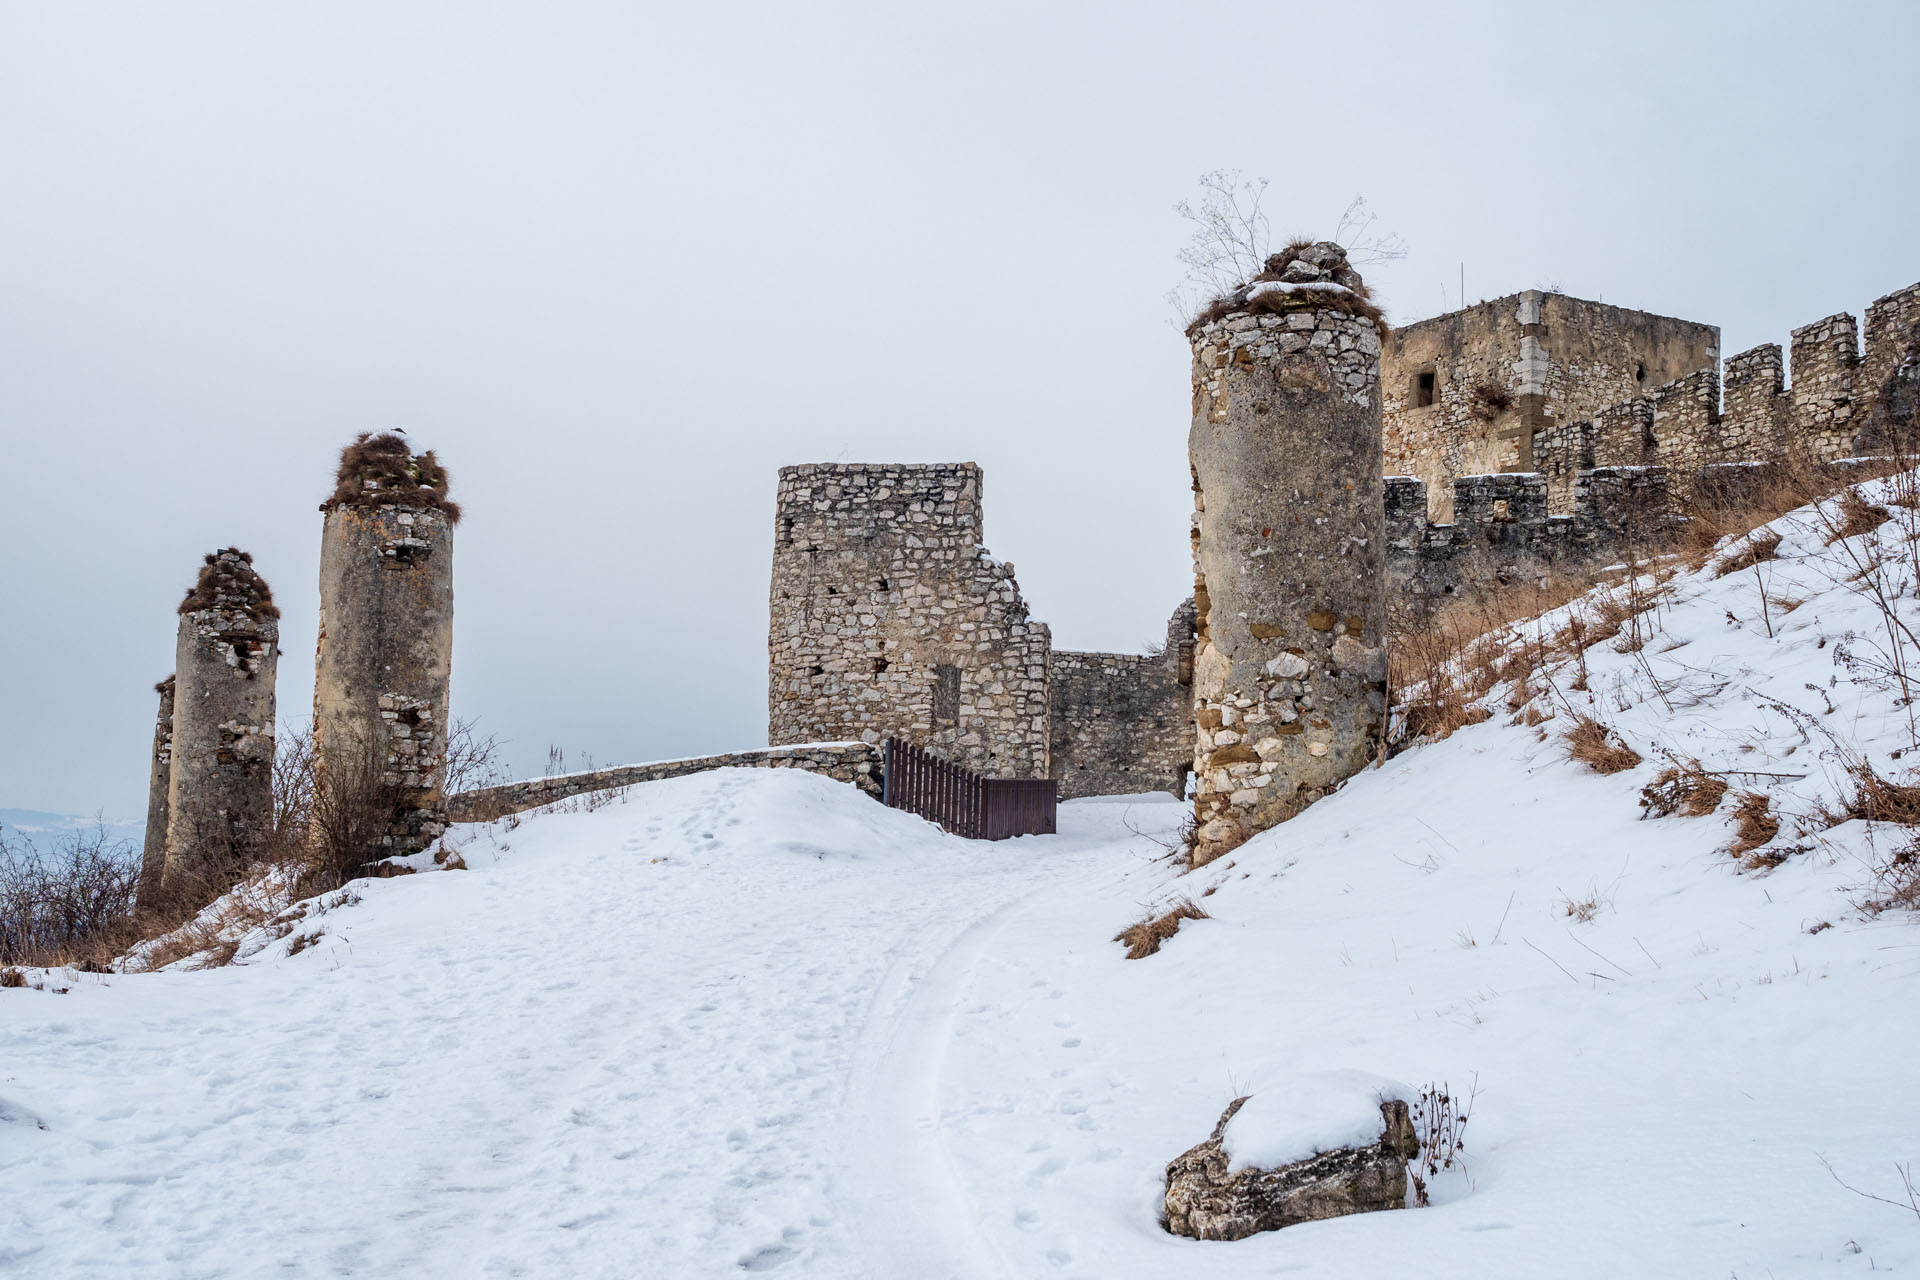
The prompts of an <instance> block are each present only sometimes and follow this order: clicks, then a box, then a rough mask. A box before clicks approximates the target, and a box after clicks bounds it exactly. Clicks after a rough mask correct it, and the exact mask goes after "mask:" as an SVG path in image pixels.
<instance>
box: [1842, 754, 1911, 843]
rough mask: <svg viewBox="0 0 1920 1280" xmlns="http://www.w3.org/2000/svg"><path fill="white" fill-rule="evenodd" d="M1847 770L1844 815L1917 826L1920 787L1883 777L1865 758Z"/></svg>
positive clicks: (1871, 820)
mask: <svg viewBox="0 0 1920 1280" xmlns="http://www.w3.org/2000/svg"><path fill="white" fill-rule="evenodd" d="M1847 772H1848V773H1849V774H1850V775H1852V777H1853V795H1852V796H1851V797H1850V798H1849V799H1848V801H1847V807H1846V816H1847V817H1849V818H1860V819H1863V820H1865V821H1867V822H1895V823H1899V824H1901V825H1903V826H1909V827H1911V826H1920V787H1916V786H1910V785H1908V784H1906V783H1900V782H1893V781H1890V780H1889V779H1886V778H1883V777H1881V776H1880V775H1879V774H1878V773H1877V772H1875V771H1874V768H1873V766H1872V765H1871V764H1869V763H1867V762H1866V761H1865V760H1857V761H1855V762H1854V763H1853V764H1852V765H1850V766H1848V769H1847Z"/></svg>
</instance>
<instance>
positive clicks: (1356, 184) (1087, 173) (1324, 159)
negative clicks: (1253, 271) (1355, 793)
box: [0, 0, 1920, 817]
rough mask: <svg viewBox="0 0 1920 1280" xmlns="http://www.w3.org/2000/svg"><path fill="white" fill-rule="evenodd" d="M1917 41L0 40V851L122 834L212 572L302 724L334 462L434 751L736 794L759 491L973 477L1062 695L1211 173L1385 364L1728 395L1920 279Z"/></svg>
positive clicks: (1595, 12)
mask: <svg viewBox="0 0 1920 1280" xmlns="http://www.w3.org/2000/svg"><path fill="white" fill-rule="evenodd" d="M1917 37H1920V6H1914V5H1912V4H1908V3H1899V4H1845V3H1830V4H1825V5H1822V6H1820V7H1819V8H1818V9H1816V8H1815V7H1813V6H1805V5H1784V4H1768V3H1750V2H1749V3H1739V4H1689V3H1678V4H1675V3H1666V4H1659V5H1622V4H1608V5H1604V6H1599V5H1585V6H1549V5H1540V4H1537V3H1536V4H1529V5H1512V6H1505V5H1499V6H1496V5H1481V6H1475V7H1473V9H1472V10H1471V11H1470V12H1469V11H1467V10H1466V8H1465V6H1441V5H1431V4H1422V3H1410V4H1343V5H1337V6H1336V5H1324V6H1314V7H1307V6H1302V5H1293V4H1280V3H1274V2H1273V0H1268V2H1266V3H1255V4H1233V3H1211V4H1207V5H1193V4H1175V3H1167V4H1120V3H1107V4H1078V5H1067V4H1040V3H1032V2H1031V0H1029V2H1027V3H1018V4H1006V3H998V2H983V0H970V2H969V3H967V4H964V5H959V4H954V5H948V6H943V7H941V8H939V9H935V8H933V7H931V6H924V5H902V4H872V5H864V4H836V5H831V6H828V5H794V4H772V3H770V4H719V3H708V4H701V5H686V4H673V5H667V4H659V5H651V4H639V3H592V2H588V0H542V2H540V3H532V2H526V3H519V4H503V3H479V2H476V0H462V2H460V3H453V2H447V3H426V2H423V0H378V2H353V3H341V2H338V0H330V2H328V3H319V2H318V0H314V2H310V3H259V2H258V0H245V2H241V0H227V2H224V3H192V2H187V0H172V2H170V3H167V4H164V5H163V4H154V3H148V4H129V3H104V2H94V3H87V4H71V3H68V4H31V3H27V2H26V0H0V482H3V483H4V486H5V487H4V491H3V492H4V500H3V501H0V602H4V605H0V607H4V609H5V610H6V615H5V617H6V625H5V626H4V627H0V672H4V673H5V674H4V677H0V806H20V807H28V808H40V809H52V810H60V811H81V812H91V811H93V810H95V809H104V810H105V811H106V812H107V814H108V816H110V817H119V816H137V815H138V814H139V812H140V811H141V808H142V806H143V805H144V794H145V778H146V767H147V766H146V754H147V746H148V742H149V739H150V735H151V726H152V715H153V695H152V694H151V692H150V686H151V685H152V683H153V682H154V681H155V680H156V679H159V678H160V677H161V676H164V675H165V674H166V673H167V672H168V670H169V669H170V668H171V665H172V653H173V633H174V613H173V607H174V605H175V603H176V602H177V601H178V598H179V596H180V595H181V594H182V593H183V592H184V591H185V589H186V587H187V586H188V584H189V583H190V582H191V580H192V578H193V576H194V573H195V571H196V568H197V566H198V563H199V559H200V556H201V555H202V554H203V553H205V552H206V551H209V550H212V549H214V548H215V547H218V546H224V545H227V544H230V543H231V544H238V545H240V546H243V547H246V548H248V549H250V550H252V551H253V552H254V554H255V558H256V563H257V565H258V567H259V568H260V570H261V571H262V572H263V573H264V574H265V575H266V577H267V578H268V580H269V581H270V582H271V583H272V584H273V587H274V590H275V594H276V596H277V597H278V599H279V601H280V603H281V606H282V608H283V609H284V610H285V614H286V617H285V619H284V621H283V629H282V640H283V647H284V650H285V656H284V657H283V658H282V661H281V664H280V677H279V690H280V705H281V714H282V720H283V722H287V721H292V720H296V719H302V718H304V715H305V711H306V708H307V705H308V703H309V701H310V699H311V681H312V662H311V654H312V649H313V630H314V616H315V612H316V610H317V599H316V592H315V578H316V574H317V564H318V543H319V532H320V520H319V515H318V513H317V512H316V511H315V507H316V505H317V504H318V502H319V501H320V499H321V498H322V497H323V496H324V495H325V494H326V492H327V491H328V488H329V484H330V476H331V468H332V462H333V458H334V455H335V453H336V452H337V450H338V449H339V447H340V446H341V445H342V444H344V443H345V442H346V441H347V440H348V439H349V438H351V436H352V435H353V433H355V432H356V431H361V430H376V429H383V428H388V427H396V426H397V427H404V428H405V429H406V430H407V431H408V432H409V434H410V435H411V436H412V437H413V438H414V439H415V440H416V441H417V442H418V443H419V444H420V445H421V446H432V447H434V448H436V449H438V450H439V452H440V454H441V456H442V458H443V459H444V460H445V461H446V462H447V464H448V465H449V467H450V468H451V470H452V472H453V477H454V490H455V494H456V496H457V497H458V498H459V499H460V501H461V502H462V504H463V505H464V506H465V507H466V510H467V518H466V520H465V521H464V522H463V523H462V524H461V526H460V530H459V534H458V537H457V546H458V550H457V560H456V563H457V570H456V579H457V592H458V610H457V622H456V628H455V653H454V700H455V712H456V714H458V715H463V716H479V717H480V718H481V722H482V725H483V727H485V728H488V729H491V730H493V731H495V732H498V733H499V734H501V735H502V736H503V737H505V738H508V739H510V740H511V747H510V752H511V756H512V762H513V763H514V765H515V766H516V767H517V768H518V769H519V770H521V771H526V772H532V771H537V768H538V766H539V765H540V764H541V763H542V762H543V761H544V759H545V756H546V748H547V746H548V744H549V743H557V744H560V745H562V746H565V747H566V748H567V749H568V751H569V760H570V763H576V762H578V761H579V759H580V755H581V753H583V752H584V753H591V755H592V756H593V757H594V758H596V759H597V760H599V761H601V762H605V763H612V762H618V761H625V760H634V759H648V758H655V757H663V756H673V755H681V754H693V753H699V752H706V751H711V750H719V749H725V748H729V747H736V746H752V745H756V744H759V743H762V742H764V741H765V728H766V726H765V666H766V596H767V571H768V561H769V556H770V554H771V537H772V508H771V504H772V498H773V488H774V473H775V470H776V468H778V467H779V466H781V465H782V464H785V463H791V462H807V461H831V460H836V459H838V460H846V461H862V460H904V461H934V460H957V459H971V460H973V461H976V462H978V463H979V464H980V465H981V466H982V467H983V468H985V471H986V502H987V506H986V519H987V538H988V543H989V546H990V547H991V549H992V551H993V553H994V554H995V555H996V556H998V557H1000V558H1002V559H1007V560H1012V561H1014V562H1015V563H1016V564H1017V565H1018V566H1019V571H1020V582H1021V586H1022V588H1023V590H1024V591H1025V593H1026V596H1027V599H1028V600H1029V602H1030V603H1031V605H1032V606H1033V610H1034V613H1035V615H1036V616H1037V617H1039V618H1041V619H1043V620H1045V621H1048V622H1050V623H1051V624H1052V625H1053V629H1054V637H1055V641H1056V643H1057V644H1058V645H1060V646H1061V647H1066V648H1106V649H1129V650H1131V649H1137V648H1138V647H1139V646H1140V645H1141V644H1143V643H1145V642H1147V641H1150V640H1152V639H1154V638H1155V637H1157V636H1159V635H1160V634H1161V633H1162V630H1163V628H1164V623H1165V618H1166V615H1167V613H1168V612H1169V611H1170V610H1171V608H1172V607H1173V605H1174V604H1175V603H1176V602H1177V601H1178V600H1179V599H1180V598H1182V597H1183V596H1184V595H1185V594H1186V592H1187V590H1188V581H1189V565H1188V559H1187V543H1186V522H1187V514H1188V511H1189V509H1190V504H1191V496H1190V493H1189V491H1188V485H1187V470H1186V462H1185V456H1184V455H1185V440H1186V429H1187V403H1188V390H1187V352H1186V346H1185V343H1184V341H1183V340H1182V338H1181V337H1180V335H1179V333H1178V332H1177V331H1176V330H1175V329H1174V328H1173V327H1172V326H1171V325H1170V324H1169V323H1168V317H1169V311H1168V308H1167V306H1166V304H1165V302H1164V301H1163V295H1164V294H1165V292H1166V290H1167V289H1168V288H1169V287H1170V286H1172V285H1173V284H1174V283H1175V282H1176V280H1177V279H1178V277H1179V275H1180V268H1179V267H1178V265H1177V264H1176V263H1175V262H1174V259H1173V254H1174V252H1175V250H1176V249H1178V248H1179V247H1180V245H1181V244H1182V243H1183V242H1184V239H1185V232H1184V229H1183V227H1182V225H1181V223H1180V222H1179V220H1178V219H1177V218H1176V217H1175V216H1174V215H1173V213H1172V212H1171V208H1170V206H1171V205H1172V204H1173V202H1174V201H1175V200H1177V199H1180V198H1182V197H1183V196H1188V195H1190V194H1192V193H1193V191H1194V184H1195V179H1196V177H1197V175H1198V174H1199V173H1201V172H1202V171H1204V170H1208V169H1213V168H1217V167H1221V166H1235V167H1239V168H1242V169H1245V170H1247V171H1248V172H1250V173H1258V174H1264V175H1266V176H1268V177H1270V178H1271V179H1272V180H1273V187H1272V188H1271V190H1270V192H1269V197H1268V208H1269V210H1270V211H1271V214H1272V217H1273V222H1274V231H1275V233H1276V235H1277V236H1280V237H1284V236H1285V235H1287V234H1289V233H1292V232H1295V231H1303V232H1310V233H1320V234H1325V233H1326V232H1327V231H1329V230H1330V229H1331V226H1332V223H1333V221H1334V219H1335V218H1336V217H1337V216H1338V214H1339V212H1340V210H1341V208H1342V207H1343V206H1344V205H1345V204H1346V202H1347V201H1348V200H1349V199H1350V198H1351V197H1352V196H1353V195H1354V193H1356V192H1365V193H1366V194H1367V196H1368V197H1369V199H1370V201H1371V203H1372V205H1373V206H1374V208H1375V209H1376V211H1377V212H1378V213H1379V214H1380V216H1381V221H1382V224H1383V225H1384V226H1386V227H1388V228H1390V229H1392V230H1394V231H1397V232H1399V233H1400V234H1401V235H1402V236H1404V237H1405V239H1406V240H1407V241H1408V243H1409V245H1410V247H1411V249H1412V253H1411V255H1410V256H1409V257H1408V258H1407V259H1405V260H1404V261H1402V262H1398V263H1394V264H1390V265H1388V266H1385V267H1381V268H1377V269H1376V271H1375V273H1374V276H1373V278H1374V281H1375V283H1376V284H1377V285H1378V286H1379V287H1380V288H1381V290H1382V292H1383V294H1384V298H1385V301H1386V303H1387V306H1388V309H1389V313H1390V316H1391V317H1392V318H1393V319H1396V320H1401V321H1406V320H1412V319H1418V318H1421V317H1423V316H1426V315H1430V314H1433V313H1435V312H1438V311H1441V310H1443V309H1446V308H1447V307H1450V306H1453V305H1457V303H1458V298H1457V296H1456V294H1457V289H1456V287H1455V281H1456V279H1457V276H1458V272H1459V270H1460V264H1462V263H1464V264H1465V272H1466V286H1467V294H1468V297H1469V299H1475V298H1479V297H1494V296H1498V295H1500V294H1503V293H1509V292H1512V291H1514V290H1517V289H1524V288H1531V287H1535V286H1540V285H1547V284H1557V285H1559V286H1561V287H1564V288H1565V289H1566V290H1567V291H1569V292H1571V293H1575V294H1579V295H1582V296H1586V297H1595V296H1601V295H1604V296H1605V298H1606V299H1607V300H1608V301H1611V302H1618V303H1621V304H1624V305H1628V306H1635V307H1641V308H1644V309H1647V310H1652V311H1659V312H1664V313H1668V314H1673V315H1680V316H1685V317H1688V318H1690V319H1697V320H1704V321H1707V322H1710V323H1715V324H1719V325H1720V326H1722V329H1723V331H1724V333H1723V348H1722V349H1723V352H1724V353H1727V354H1731V353H1733V352H1737V351H1740V350H1744V349H1745V348H1747V347H1750V346H1752V345H1754V344H1756V343H1760V342H1769V341H1773V342H1784V341H1785V339H1786V335H1787V330H1788V329H1789V328H1790V327H1792V326H1794V325H1797V324H1803V323H1806V322H1808V321H1811V320H1815V319H1818V318H1819V317H1821V316H1824V315H1827V314H1830V313H1832V312H1835V311H1841V310H1847V311H1852V312H1854V313H1855V314H1860V313H1861V312H1862V310H1863V309H1864V307H1865V304H1866V303H1867V302H1868V301H1869V300H1871V299H1872V298H1874V297H1876V296H1878V295H1880V294H1883V293H1886V292H1888V291H1890V290H1892V289H1895V288H1898V287H1900V286H1903V285H1906V284H1910V283H1912V282H1914V281H1915V280H1920V239H1917V238H1916V236H1915V234H1914V232H1915V227H1916V217H1915V210H1914V207H1913V206H1914V201H1915V194H1916V187H1917V185H1920V184H1917V183H1916V174H1915V166H1916V155H1920V151H1917V150H1916V145H1915V144H1916V141H1917V140H1920V111H1916V106H1920V101H1916V99H1920V92H1917V91H1916V89H1915V84H1916V67H1917V66H1920V62H1916V53H1915V51H1916V49H1920V39H1917Z"/></svg>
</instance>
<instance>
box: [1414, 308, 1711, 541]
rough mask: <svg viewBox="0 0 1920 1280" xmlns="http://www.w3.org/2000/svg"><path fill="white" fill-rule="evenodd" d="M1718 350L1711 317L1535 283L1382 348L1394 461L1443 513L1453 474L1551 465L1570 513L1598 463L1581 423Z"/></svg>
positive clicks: (1556, 499) (1556, 497)
mask: <svg viewBox="0 0 1920 1280" xmlns="http://www.w3.org/2000/svg"><path fill="white" fill-rule="evenodd" d="M1719 347H1720V331H1719V330H1718V329H1716V328H1715V327H1713V326H1712V325H1705V324H1696V323H1694V322H1692V321H1688V320H1677V319H1674V318H1672V317H1670V316H1657V315H1652V314H1650V313H1648V312H1644V311H1633V310H1629V309H1628V308H1625V307H1615V306H1609V305H1607V304H1605V303H1600V302H1589V301H1586V300H1584V299H1580V298H1573V297H1569V296H1567V295H1566V294H1562V293H1547V292H1544V291H1541V290H1537V289H1535V290H1529V291H1527V292H1525V293H1520V294H1514V295H1511V296H1509V297H1505V298H1497V299H1495V300H1493V301H1492V302H1482V303H1480V304H1478V305H1477V306H1473V307H1469V308H1467V309H1465V310H1463V311H1455V312H1451V313H1449V314H1447V315H1443V316H1435V317H1434V318H1432V319H1430V320H1422V321H1420V322H1418V323H1416V324H1411V325H1407V326H1405V327H1403V328H1399V329H1395V330H1393V331H1392V332H1391V333H1390V334H1389V335H1388V336H1387V339H1386V341H1385V343H1384V344H1383V346H1382V350H1381V355H1380V367H1381V392H1382V395H1383V397H1384V401H1385V403H1384V412H1383V415H1382V422H1383V429H1384V435H1385V442H1384V450H1385V469H1386V471H1387V472H1388V473H1389V474H1401V475H1409V476H1414V477H1416V478H1418V479H1421V480H1424V481H1425V482H1426V483H1427V487H1428V497H1429V501H1430V502H1432V503H1433V509H1432V511H1431V512H1430V514H1431V515H1432V517H1433V518H1434V519H1436V520H1446V519H1450V518H1451V514H1452V513H1451V508H1450V507H1449V506H1448V503H1449V502H1450V501H1451V498H1452V488H1453V481H1454V480H1456V479H1458V478H1460V477H1462V476H1468V475H1478V474H1486V473H1494V472H1501V471H1533V470H1536V469H1538V470H1541V471H1543V472H1544V473H1545V474H1546V475H1547V477H1548V481H1549V501H1550V502H1551V503H1552V504H1553V506H1554V509H1555V510H1557V511H1566V510H1569V509H1570V508H1571V504H1572V500H1573V483H1574V477H1575V475H1576V474H1577V472H1578V471H1579V470H1580V469H1582V468H1583V467H1592V466H1593V465H1595V463H1594V461H1593V460H1592V458H1591V457H1586V456H1583V454H1582V452H1581V447H1582V444H1583V441H1582V440H1581V438H1580V435H1579V432H1578V431H1577V430H1575V424H1583V425H1584V424H1588V423H1590V422H1591V420H1592V419H1593V418H1594V417H1595V415H1597V414H1598V413H1599V412H1600V411H1601V410H1603V409H1605V408H1607V407H1608V406H1610V405H1614V404H1618V403H1620V402H1622V401H1625V400H1629V399H1632V398H1634V397H1636V396H1639V395H1641V394H1642V393H1644V391H1645V390H1646V389H1648V388H1650V387H1656V386H1660V385H1663V384H1665V383H1668V382H1671V381H1674V380H1676V379H1679V378H1681V377H1682V376H1684V375H1686V374H1689V373H1693V372H1696V371H1698V370H1701V369H1710V368H1712V367H1713V366H1714V364H1715V363H1716V361H1717V360H1718V358H1719ZM1423 379H1430V389H1429V390H1427V391H1425V392H1423V389H1422V381H1423ZM1429 397H1430V398H1431V403H1430V404H1426V405H1422V404H1421V401H1422V400H1423V399H1426V398H1429ZM1536 442H1538V444H1539V445H1540V446H1542V447H1541V448H1539V450H1538V453H1539V456H1538V457H1536ZM1589 451H1590V445H1589Z"/></svg>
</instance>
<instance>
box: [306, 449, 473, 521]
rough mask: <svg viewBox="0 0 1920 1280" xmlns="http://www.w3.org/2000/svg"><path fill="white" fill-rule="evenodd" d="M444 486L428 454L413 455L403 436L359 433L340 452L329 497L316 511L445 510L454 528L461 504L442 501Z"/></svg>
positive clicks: (441, 472)
mask: <svg viewBox="0 0 1920 1280" xmlns="http://www.w3.org/2000/svg"><path fill="white" fill-rule="evenodd" d="M448 483H449V478H448V476H447V469H446V468H445V467H443V466H441V465H440V460H439V459H438V458H436V457H435V456H434V454H433V450H431V449H429V450H427V451H426V452H425V453H422V454H415V453H414V452H413V446H412V445H411V444H409V443H408V442H407V438H406V437H405V436H403V435H398V434H396V433H394V432H391V431H385V432H382V433H380V434H379V435H373V434H371V433H369V432H362V433H361V434H360V435H359V436H358V437H356V438H355V439H354V442H353V443H352V444H350V445H348V446H347V447H346V448H344V449H342V450H341V451H340V470H339V472H338V474H337V475H336V477H335V482H334V489H333V496H332V497H330V498H328V499H327V500H326V501H325V502H323V503H321V504H320V509H321V510H322V511H332V510H335V509H336V508H339V507H392V506H400V507H412V508H415V509H429V510H435V511H441V512H444V513H445V514H446V517H447V522H448V523H449V524H458V523H459V522H460V504H458V503H456V502H454V501H453V500H451V499H450V498H448V497H447V486H448Z"/></svg>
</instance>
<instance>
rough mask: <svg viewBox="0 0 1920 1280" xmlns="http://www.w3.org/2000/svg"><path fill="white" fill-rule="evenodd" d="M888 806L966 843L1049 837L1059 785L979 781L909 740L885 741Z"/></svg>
mask: <svg viewBox="0 0 1920 1280" xmlns="http://www.w3.org/2000/svg"><path fill="white" fill-rule="evenodd" d="M880 767H881V785H882V787H883V789H884V790H883V795H884V798H885V800H886V803H887V805H888V807H890V808H894V809H905V810H906V811H907V812H908V813H917V814H919V815H920V816H921V817H923V818H925V819H926V820H927V821H929V822H934V823H938V824H939V825H940V826H941V827H943V828H944V829H946V830H948V831H951V832H952V833H953V834H954V835H957V836H965V837H967V838H968V839H969V840H1005V839H1006V838H1007V837H1008V836H1036V835H1048V836H1050V835H1052V834H1053V833H1054V829H1055V823H1056V820H1057V817H1058V810H1059V802H1060V784H1059V783H1057V782H1055V781H1054V780H1053V779H1051V778H1031V779H1030V778H983V777H981V776H980V775H979V774H977V773H975V772H974V771H973V770H971V769H965V768H962V767H961V766H959V765H957V764H954V763H953V762H952V761H951V760H942V759H941V758H940V757H939V756H936V755H934V754H933V753H932V752H930V751H925V750H922V749H921V748H919V747H916V746H914V745H913V744H912V743H910V742H902V741H900V740H899V739H898V738H888V739H887V744H886V749H885V751H884V752H883V755H882V760H881V766H880Z"/></svg>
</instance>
